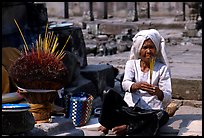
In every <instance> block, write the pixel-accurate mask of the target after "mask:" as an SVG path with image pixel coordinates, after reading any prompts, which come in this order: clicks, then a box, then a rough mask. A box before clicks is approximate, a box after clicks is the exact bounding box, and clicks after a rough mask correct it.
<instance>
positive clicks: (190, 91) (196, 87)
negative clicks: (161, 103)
mask: <svg viewBox="0 0 204 138" xmlns="http://www.w3.org/2000/svg"><path fill="white" fill-rule="evenodd" d="M172 96H173V98H175V99H185V100H202V80H185V79H175V78H173V79H172Z"/></svg>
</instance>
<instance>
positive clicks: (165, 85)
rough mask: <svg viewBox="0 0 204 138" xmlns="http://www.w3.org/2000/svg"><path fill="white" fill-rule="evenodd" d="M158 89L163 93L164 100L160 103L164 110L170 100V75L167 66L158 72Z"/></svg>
mask: <svg viewBox="0 0 204 138" xmlns="http://www.w3.org/2000/svg"><path fill="white" fill-rule="evenodd" d="M159 88H160V89H161V90H162V91H163V94H164V99H163V101H162V103H163V107H164V108H166V106H167V105H168V104H169V103H170V102H171V100H172V87H171V75H170V70H169V69H168V68H167V66H164V67H163V69H162V70H161V72H160V80H159Z"/></svg>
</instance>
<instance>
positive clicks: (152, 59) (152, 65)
mask: <svg viewBox="0 0 204 138" xmlns="http://www.w3.org/2000/svg"><path fill="white" fill-rule="evenodd" d="M154 63H155V57H151V58H150V63H149V64H150V84H152V73H153V70H154Z"/></svg>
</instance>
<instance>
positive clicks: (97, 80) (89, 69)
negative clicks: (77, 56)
mask: <svg viewBox="0 0 204 138" xmlns="http://www.w3.org/2000/svg"><path fill="white" fill-rule="evenodd" d="M81 75H82V76H84V77H85V78H87V79H89V80H91V81H92V82H93V83H94V84H95V86H96V89H97V94H96V95H97V96H101V95H102V93H103V90H104V89H105V88H106V87H114V79H115V73H114V68H113V66H112V65H107V64H98V65H88V66H86V67H85V68H83V69H81Z"/></svg>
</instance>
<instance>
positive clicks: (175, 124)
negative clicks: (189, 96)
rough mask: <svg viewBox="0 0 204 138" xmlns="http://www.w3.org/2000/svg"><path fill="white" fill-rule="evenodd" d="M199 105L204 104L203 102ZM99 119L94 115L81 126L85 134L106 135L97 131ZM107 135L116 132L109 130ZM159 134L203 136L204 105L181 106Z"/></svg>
mask: <svg viewBox="0 0 204 138" xmlns="http://www.w3.org/2000/svg"><path fill="white" fill-rule="evenodd" d="M192 104H193V103H192ZM199 105H200V106H202V102H200V103H199ZM97 119H98V118H96V117H92V118H91V120H90V121H89V122H88V123H87V124H86V125H85V126H82V127H80V129H82V130H83V131H84V136H104V134H103V133H101V132H98V131H97V127H98V126H99V125H100V124H99V123H98V120H97ZM107 136H114V134H113V133H112V132H111V131H109V134H107ZM159 136H202V107H200V108H197V107H193V106H189V105H182V106H180V108H179V109H178V110H177V111H176V113H175V114H174V116H173V117H170V119H169V121H168V123H167V124H166V125H164V126H163V127H161V129H160V132H159Z"/></svg>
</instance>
